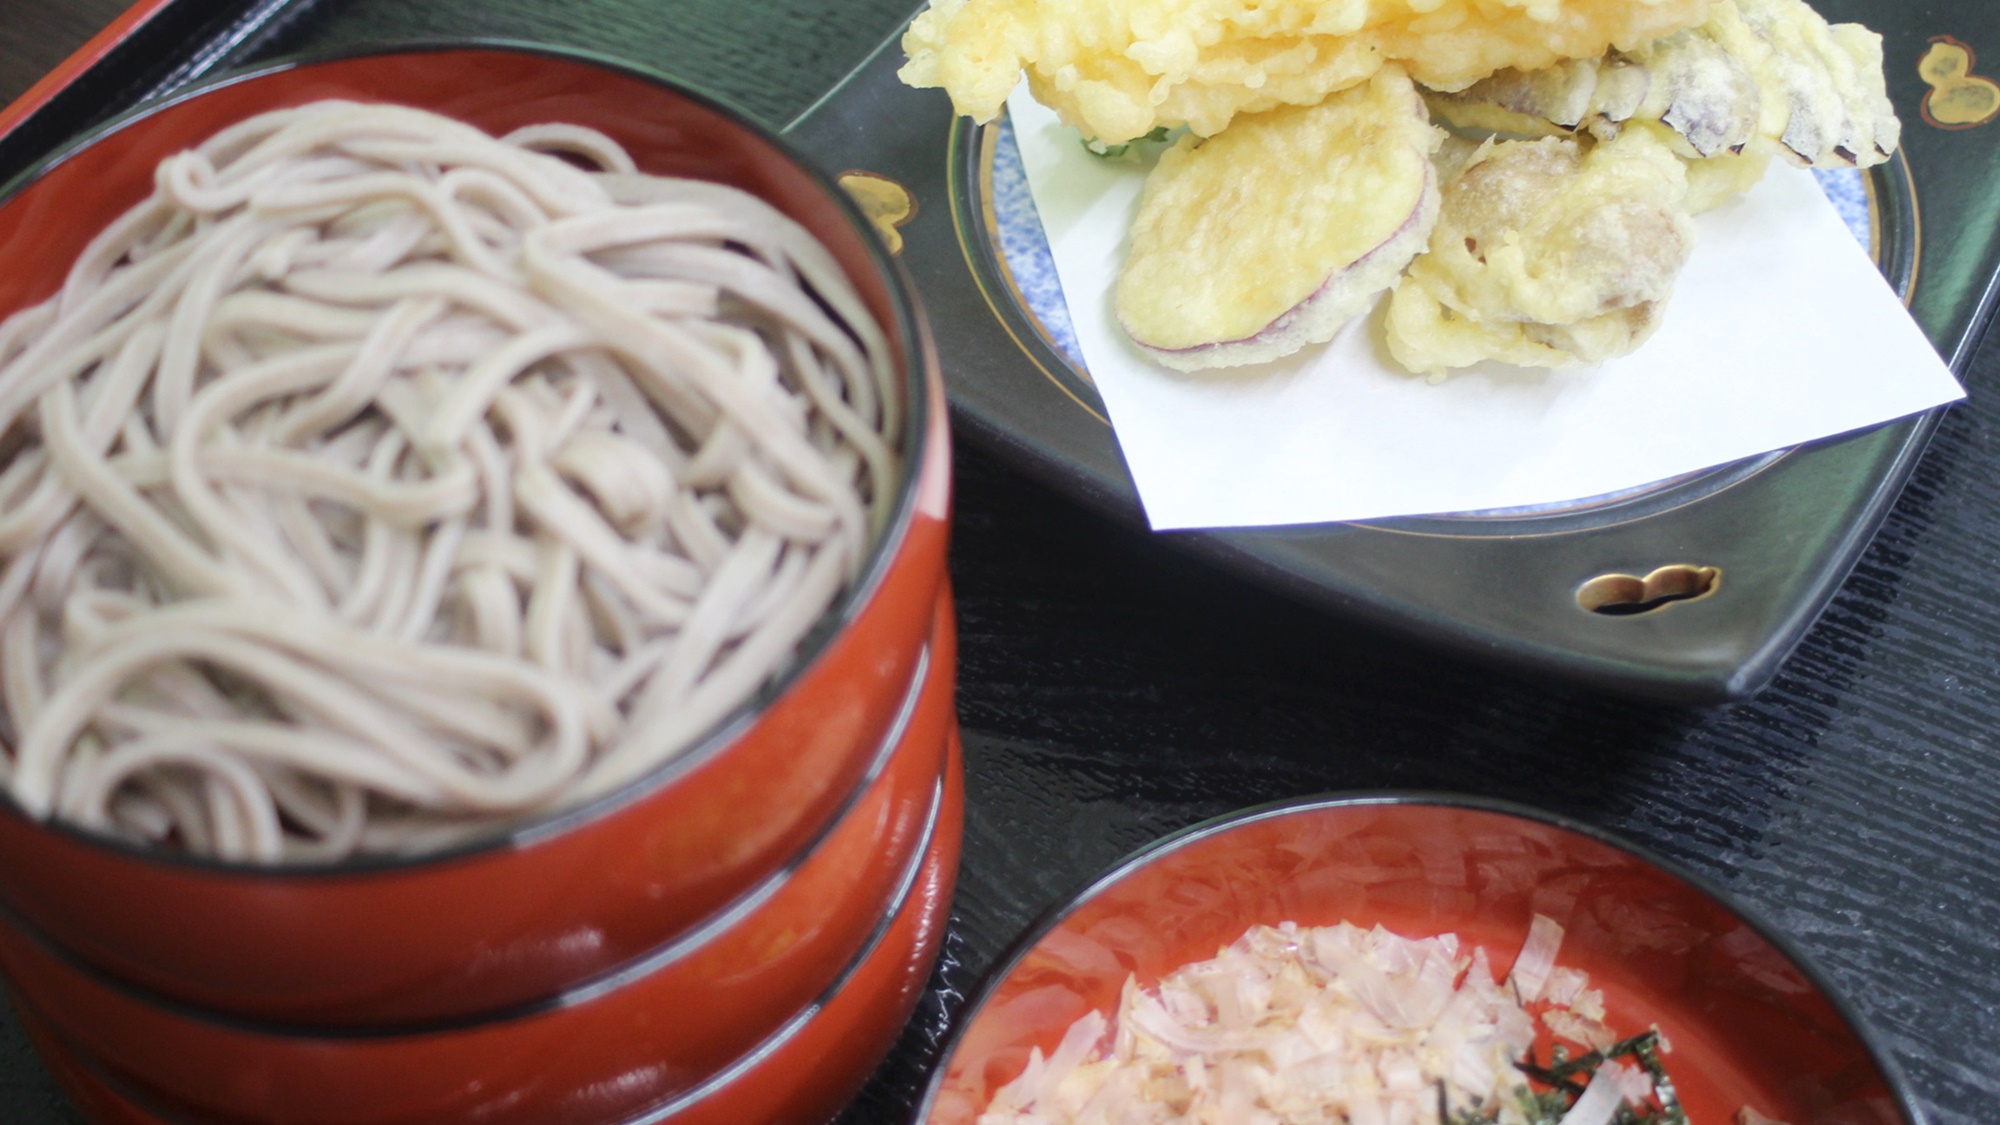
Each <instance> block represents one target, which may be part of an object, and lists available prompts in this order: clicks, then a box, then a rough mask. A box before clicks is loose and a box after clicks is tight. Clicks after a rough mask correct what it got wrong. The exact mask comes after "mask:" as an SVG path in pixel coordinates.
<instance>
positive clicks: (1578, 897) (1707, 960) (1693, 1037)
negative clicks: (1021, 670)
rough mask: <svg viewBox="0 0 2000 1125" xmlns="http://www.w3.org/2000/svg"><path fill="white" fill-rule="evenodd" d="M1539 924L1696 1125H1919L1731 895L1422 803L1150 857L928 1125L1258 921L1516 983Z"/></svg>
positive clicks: (1039, 946)
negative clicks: (1369, 939)
mask: <svg viewBox="0 0 2000 1125" xmlns="http://www.w3.org/2000/svg"><path fill="white" fill-rule="evenodd" d="M1538 913H1539V914H1546V915H1548V916H1550V917H1551V918H1553V919H1555V920H1556V921H1557V922H1560V923H1562V925H1563V926H1564V927H1565V929H1566V931H1567V933H1566V936H1565V937H1564V939H1563V942H1562V946H1561V948H1560V949H1559V951H1558V952H1557V954H1556V962H1557V964H1559V965H1567V966H1571V967H1574V968H1577V969H1582V970H1584V971H1585V972H1587V973H1589V974H1590V984H1591V987H1593V988H1597V989H1601V990H1602V991H1603V993H1604V996H1605V1003H1606V1010H1607V1014H1608V1019H1607V1021H1606V1022H1607V1023H1609V1025H1610V1026H1611V1027H1612V1028H1613V1029H1614V1030H1617V1031H1621V1032H1625V1033H1628V1034H1629V1033H1636V1032H1639V1031H1643V1030H1645V1029H1646V1028H1647V1027H1648V1026H1650V1025H1653V1024H1657V1025H1658V1026H1659V1028H1660V1030H1661V1031H1662V1033H1663V1034H1664V1035H1665V1037H1666V1039H1667V1041H1668V1042H1669V1043H1670V1044H1671V1046H1672V1050H1671V1052H1670V1053H1669V1054H1667V1055H1666V1056H1665V1060H1664V1061H1665V1063H1666V1066H1667V1070H1668V1073H1669V1074H1670V1076H1671V1077H1672V1078H1673V1081H1674V1084H1675V1086H1676V1087H1677V1089H1678V1091H1679V1093H1680V1096H1681V1100H1682V1103H1683V1105H1684V1107H1685V1108H1686V1110H1687V1113H1688V1116H1689V1119H1690V1120H1692V1121H1696V1122H1714V1123H1723V1125H1727V1123H1730V1122H1734V1121H1736V1120H1737V1117H1736V1114H1737V1111H1738V1109H1739V1108H1741V1107H1743V1106H1746V1105H1748V1106H1754V1107H1755V1108H1756V1109H1758V1110H1759V1111H1761V1112H1763V1113H1764V1114H1765V1115H1767V1116H1768V1117H1770V1118H1772V1119H1775V1120H1778V1121H1785V1122H1792V1123H1793V1125H1916V1123H1917V1122H1919V1121H1920V1120H1921V1118H1920V1117H1919V1115H1918V1114H1917V1112H1916V1110H1915V1109H1914V1108H1913V1102H1912V1100H1911V1098H1910V1096H1909V1092H1908V1090H1907V1088H1906V1087H1905V1085H1904V1083H1903V1081H1902V1079H1901V1077H1900V1075H1899V1074H1898V1072H1897V1071H1896V1069H1895V1068H1894V1065H1893V1064H1892V1063H1891V1062H1890V1061H1889V1058H1888V1056H1887V1055H1886V1053H1885V1052H1884V1051H1883V1050H1882V1049H1881V1048H1880V1046H1879V1045H1877V1044H1876V1043H1875V1041H1874V1039H1873V1037H1872V1036H1871V1035H1870V1034H1869V1033H1868V1031H1867V1030H1866V1029H1865V1028H1864V1027H1863V1026H1862V1025H1861V1023H1860V1022H1859V1020H1858V1019H1857V1018H1856V1016H1855V1014H1854V1013H1853V1012H1852V1011H1851V1010H1850V1009H1849V1008H1848V1007H1847V1006H1846V1005H1845V1004H1844V1003H1842V1002H1841V1001H1840V1000H1839V999H1838V998H1837V997H1836V996H1835V995H1834V994H1833V993H1832V992H1831V991H1830V990H1829V989H1828V988H1827V986H1826V983H1825V981H1824V979H1823V978H1822V977H1821V976H1820V975H1819V974H1818V973H1817V972H1815V971H1814V970H1813V969H1812V968H1811V967H1810V966H1808V965H1806V964H1805V963H1804V961H1803V960H1802V959H1801V958H1800V957H1799V955H1798V953H1797V951H1796V950H1794V949H1792V948H1791V947H1790V945H1789V943H1787V942H1786V941H1785V940H1784V939H1783V938H1782V937H1780V936H1779V935H1777V934H1776V933H1775V932H1774V931H1773V930H1772V929H1771V928H1770V927H1768V926H1766V925H1764V924H1762V923H1760V922H1758V921H1756V920H1755V919H1753V918H1751V917H1749V916H1747V915H1746V914H1745V913H1744V912H1743V911H1742V910H1741V909H1740V908H1737V907H1734V906H1732V905H1730V904H1729V902H1728V901H1727V900H1726V898H1725V896H1724V895H1723V894H1722V892H1721V891H1719V890H1717V889H1716V888H1714V887H1711V886H1708V885H1707V884H1705V883H1704V882H1703V881H1701V880H1700V879H1698V878H1696V877H1694V876H1691V875H1689V874H1687V873H1685V872H1680V871H1677V870H1675V869H1674V868H1673V867H1671V866H1670V865H1668V864H1665V863H1663V862H1661V861H1659V860H1657V859H1653V858H1651V857H1648V856H1646V855H1644V854H1642V853H1640V852H1638V851H1636V850H1634V849H1633V848H1631V847H1630V846H1629V845H1626V844H1622V843H1619V842H1617V841H1615V840H1613V839H1611V838H1609V837H1607V836H1605V835H1604V834H1602V833H1600V832H1597V831H1595V830H1593V829H1590V828H1587V827H1584V826H1582V825H1579V824H1575V823H1571V822H1565V821H1562V820H1560V819H1558V818H1555V817H1551V816H1547V815H1545V814H1541V813H1537V812H1534V811H1532V810H1529V809H1526V808H1522V807H1520V806H1513V805H1505V804H1500V803H1496V802H1487V801H1482V800H1477V799H1473V798H1461V797H1451V796H1438V795H1423V794H1412V795H1389V796H1355V797H1333V798H1326V799H1321V800H1315V801H1310V802H1305V803H1293V804H1285V805H1278V806H1272V807H1268V808H1262V809H1256V810H1251V811H1249V812H1245V813H1241V814H1237V815H1234V816H1230V817H1225V818H1223V819H1220V820H1216V821H1211V822H1209V823H1207V824H1203V825H1198V826H1196V827H1194V828H1190V829H1188V830H1186V831H1184V832H1182V833H1180V834H1178V835H1175V836H1172V837H1169V838H1167V839H1165V840H1162V841H1160V842H1159V843H1157V844H1154V845H1153V846H1151V847H1149V848H1146V849H1145V850H1143V851H1141V852H1139V853H1137V854H1136V855H1134V856H1133V857H1132V858H1130V859H1128V860H1127V861H1125V862H1124V863H1123V864H1121V865H1120V866H1118V867H1117V868H1115V869H1113V870H1112V871H1111V872H1109V873H1108V874H1106V875H1105V876H1104V877H1103V878H1101V879H1099V880H1098V881H1097V882H1096V883H1095V884H1093V885H1092V886H1091V887H1090V888H1089V889H1088V890H1086V891H1084V892H1083V893H1082V894H1081V895H1079V896H1078V897H1077V898H1076V899H1075V900H1073V901H1071V902H1070V903H1068V904H1066V905H1065V906H1063V907H1061V908H1060V909H1059V910H1058V911H1057V912H1055V913H1054V914H1053V915H1052V916H1050V917H1049V918H1048V919H1046V920H1045V921H1044V922H1043V923H1042V924H1041V925H1039V926H1038V927H1037V928H1036V929H1035V930H1033V931H1032V932H1031V933H1030V934H1029V935H1028V936H1027V937H1026V938H1024V939H1023V941H1022V943H1021V944H1020V945H1018V946H1017V947H1016V949H1015V951H1014V952H1013V953H1012V954H1011V955H1010V956H1008V957H1006V958H1003V959H1002V961H1001V962H1000V965H999V967H998V968H997V969H996V970H995V971H994V973H993V975H992V976H990V977H989V978H988V980H987V982H986V984H985V985H984V987H983V989H982V991H981V993H980V994H979V996H978V997H976V998H975V999H974V1001H973V1002H972V1003H971V1004H970V1005H969V1006H968V1007H967V1010H966V1012H965V1015H964V1016H963V1017H961V1022H960V1025H959V1030H958V1033H957V1035H956V1038H955V1039H954V1041H953V1043H952V1044H951V1046H950V1047H949V1048H948V1049H947V1053H946V1055H945V1058H944V1061H943V1063H942V1065H941V1066H940V1067H939V1069H938V1071H937V1073H936V1074H935V1075H934V1077H933V1079H932V1083H931V1086H930V1089H929V1090H928V1091H927V1092H926V1095H925V1100H924V1103H923V1108H922V1110H921V1111H920V1113H919V1114H918V1117H917V1120H918V1121H920V1122H926V1123H928V1125H972V1123H973V1122H974V1121H976V1120H977V1118H978V1115H979V1113H980V1112H981V1111H982V1110H983V1109H984V1108H985V1107H986V1106H987V1104H988V1103H989V1101H990V1100H991V1098H992V1095H993V1092H994V1091H995V1090H997V1089H998V1088H999V1087H1000V1086H1002V1085H1004V1084H1006V1083H1007V1082H1009V1081H1012V1080H1013V1079H1014V1078H1015V1077H1017V1076H1018V1075H1019V1074H1020V1073H1021V1071H1022V1069H1023V1068H1024V1066H1025V1065H1026V1063H1027V1060H1028V1055H1029V1052H1030V1050H1031V1049H1034V1048H1039V1049H1040V1050H1041V1051H1042V1052H1043V1054H1045V1055H1046V1054H1047V1053H1049V1052H1050V1051H1052V1050H1053V1049H1054V1048H1055V1047H1056V1045H1057V1044H1058V1043H1060V1042H1061V1040H1062V1036H1063V1032H1064V1031H1065V1029H1067V1028H1068V1027H1069V1026H1070V1024H1071V1023H1073V1022H1074V1021H1075V1020H1076V1019H1077V1018H1078V1017H1080V1016H1083V1015H1084V1014H1086V1013H1088V1012H1090V1011H1092V1010H1096V1011H1100V1012H1103V1013H1104V1014H1106V1015H1107V1016H1110V1015H1114V1014H1115V1013H1116V1012H1117V1010H1118V996H1119V990H1120V988H1121V987H1122V986H1123V985H1124V983H1125V981H1126V978H1127V976H1128V975H1131V976H1134V977H1136V979H1137V982H1138V983H1139V985H1140V986H1141V987H1148V986H1151V985H1153V984H1154V983H1156V982H1157V981H1158V980H1159V979H1160V978H1161V977H1163V976H1166V975H1167V974H1169V973H1171V972H1173V971H1174V970H1175V969H1178V968H1180V967H1181V966H1183V965H1186V964H1189V963H1192V962H1195V961H1202V960H1206V959H1208V958H1210V957H1213V956H1215V954H1216V952H1217V951H1218V950H1219V949H1221V948H1223V947H1224V946H1227V945H1229V944H1230V943H1231V942H1233V941H1235V940H1236V939H1237V938H1238V937H1240V936H1241V935H1242V934H1243V933H1244V932H1245V931H1246V930H1248V929H1250V928H1251V927H1252V926H1255V925H1259V924H1277V923H1279V922H1284V921H1292V922H1296V923H1298V924H1299V925H1301V926H1330V925H1335V924H1338V923H1340V922H1343V921H1346V922H1351V923H1353V924H1355V925H1357V926H1361V927H1363V928H1368V927H1373V926H1376V925H1381V926H1384V927H1386V928H1388V929H1389V930H1391V931H1393V932H1395V933H1397V934H1400V935H1402V936H1404V937H1412V938H1415V937H1426V936H1431V935H1435V934H1441V933H1448V932H1449V933H1456V934H1458V936H1459V938H1460V939H1461V941H1462V942H1463V943H1464V944H1463V945H1462V946H1461V948H1462V949H1465V950H1466V951H1468V952H1469V951H1470V948H1471V947H1472V946H1474V945H1481V946H1484V947H1485V948H1486V950H1487V953H1488V955H1489V956H1490V957H1491V958H1492V964H1493V969H1494V971H1495V973H1496V975H1498V974H1504V973H1505V972H1506V971H1507V970H1508V968H1509V967H1510V966H1511V965H1512V963H1513V961H1514V958H1515V955H1516V954H1517V953H1518V952H1519V951H1520V949H1521V945H1522V942H1523V941H1524V940H1525V939H1526V937H1527V933H1528V928H1529V925H1530V923H1531V922H1532V920H1533V918H1534V915H1536V914H1538ZM1628 1029H1629V1030H1628ZM1545 1057H1546V1056H1545Z"/></svg>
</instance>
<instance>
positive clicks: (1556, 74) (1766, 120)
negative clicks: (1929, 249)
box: [1432, 0, 1902, 183]
mask: <svg viewBox="0 0 2000 1125" xmlns="http://www.w3.org/2000/svg"><path fill="white" fill-rule="evenodd" d="M1432 108H1433V109H1434V110H1435V111H1436V112H1437V113H1438V114H1439V116H1441V117H1443V118H1444V119H1445V120H1447V121H1450V122H1452V123H1453V124H1456V125H1460V126H1462V127H1474V128H1482V129H1491V130H1494V131H1498V132H1508V133H1518V134H1524V135H1529V136H1549V135H1561V134H1568V133H1574V132H1577V131H1580V130H1587V131H1589V132H1591V133H1592V134H1594V135H1596V136H1599V137H1609V136H1613V135H1615V134H1616V133H1617V132H1618V130H1619V129H1620V128H1622V127H1625V126H1626V125H1628V124H1631V123H1634V122H1646V123H1651V124H1655V125H1659V126H1663V127H1664V128H1665V129H1666V130H1668V132H1669V135H1670V139H1671V140H1672V142H1673V144H1674V147H1675V150H1676V151H1677V152H1678V153H1679V154H1680V155H1681V156H1682V157H1684V158H1686V159H1689V160H1705V159H1711V158H1723V157H1730V156H1735V155H1740V154H1748V155H1750V156H1752V157H1755V158H1768V157H1769V156H1772V155H1776V156H1779V157H1781V158H1783V159H1785V160H1786V161H1788V162H1790V163H1792V164H1796V165H1800V166H1821V167H1824V166H1834V165H1842V166H1847V167H1863V168H1865V167H1868V166H1870V165H1874V164H1880V163H1881V162H1882V161H1884V160H1887V159H1888V158H1889V154H1890V153H1892V152H1894V151H1895V149H1896V145H1897V142H1898V140H1899V139H1900V138H1901V134H1902V126H1901V124H1900V123H1899V122H1898V121H1897V120H1896V114H1895V110H1894V109H1893V108H1892V107H1891V106H1890V104H1889V97H1888V93H1887V89H1886V86H1885V83H1884V79H1883V74H1882V37H1881V36H1879V35H1877V34H1875V33H1874V32H1872V31H1869V30H1868V29H1867V28H1865V27H1862V26H1861V25H1859V24H1835V25H1831V26H1830V25H1828V24H1827V22H1826V21H1825V20H1824V19H1822V18H1820V16H1819V14H1818V13H1817V12H1814V11H1813V10H1812V8H1811V7H1809V6H1808V5H1807V4H1806V3H1805V2H1804V0H1716V3H1715V5H1714V6H1713V8H1712V9H1711V10H1710V12H1709V18H1708V21H1707V22H1706V23H1704V24H1703V25H1702V26H1700V27H1698V28H1693V29H1690V30H1687V31H1681V32H1677V33H1675V34H1672V35H1667V36H1663V37H1661V38H1659V39H1657V40H1655V41H1653V42H1651V43H1647V44H1643V45H1641V46H1638V47H1636V48H1632V49H1628V50H1621V51H1613V52H1611V53H1609V54H1606V55H1604V56H1603V57H1601V58H1598V59H1593V60H1589V61H1582V62H1575V63H1567V64H1562V65H1559V66H1556V67H1551V68H1547V69H1544V70H1541V71H1532V72H1529V71H1517V70H1507V71H1501V72H1499V73H1496V74H1494V75H1492V76H1491V77H1488V78H1485V79H1482V80H1481V81H1479V82H1477V83H1475V84H1473V85H1472V86H1471V87H1469V88H1467V89H1465V90H1462V91H1459V92H1457V93H1450V94H1440V95H1436V96H1434V97H1433V98H1432ZM1703 175H1704V177H1705V178H1706V179H1707V181H1708V182H1710V183H1719V182H1722V181H1723V180H1724V179H1727V178H1732V177H1733V178H1735V179H1737V180H1745V179H1747V180H1748V181H1749V182H1755V177H1754V176H1746V175H1745V173H1744V170H1743V169H1742V168H1740V167H1739V168H1737V169H1735V170H1732V171H1729V172H1727V173H1715V172H1705V173H1703Z"/></svg>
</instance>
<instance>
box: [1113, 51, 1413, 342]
mask: <svg viewBox="0 0 2000 1125" xmlns="http://www.w3.org/2000/svg"><path fill="white" fill-rule="evenodd" d="M1442 137H1443V133H1442V132H1441V131H1440V130H1439V129H1437V128H1436V127H1435V126H1433V125H1431V124H1430V119H1429V117H1428V115H1427V114H1426V113H1425V111H1424V102H1423V98H1422V97H1421V96H1420V95H1419V94H1418V93H1417V90H1416V87H1415V86H1414V85H1413V84H1412V83H1411V82H1410V80H1409V77H1408V76H1407V75H1405V74H1404V73H1403V70H1402V68H1401V67H1398V66H1395V65H1393V64H1392V65H1390V66H1385V67H1383V68H1382V69H1381V70H1380V71H1378V72H1377V73H1376V75H1375V77H1374V78H1373V79H1372V80H1370V81H1369V82H1368V84H1367V85H1364V86H1358V87H1355V88H1354V89H1351V90H1346V91H1343V92H1342V93H1339V94H1335V95H1334V96H1333V97H1331V98H1328V99H1327V100H1326V101H1324V102H1322V103H1320V104H1319V105H1317V106H1311V107H1296V106H1286V107H1284V108H1281V109H1274V110H1268V111H1266V112H1264V113H1259V114H1252V115H1249V116H1245V117H1241V118H1238V119H1237V121H1236V123H1235V124H1234V125H1232V126H1231V127H1230V128H1228V129H1227V130H1224V131H1223V132H1222V133H1220V134H1218V135H1216V136H1214V137H1211V138H1209V139H1208V140H1207V141H1202V142H1197V140H1196V139H1195V138H1193V137H1183V138H1182V139H1181V141H1180V143H1179V144H1177V145H1176V146H1175V147H1174V148H1172V149H1169V150H1168V151H1167V152H1165V153H1163V154H1162V155H1161V157H1160V163H1159V165H1158V166H1157V167H1156V168H1154V170H1153V171H1152V173H1151V174H1150V175H1149V176H1148V177H1147V180H1146V190H1145V195H1144V197H1143V198H1142V200H1141V202H1140V206H1139V215H1138V217H1137V219H1135V220H1134V222H1133V225H1132V248H1131V253H1130V255H1129V256H1128V257H1127V258H1126V261H1125V268H1124V270H1123V272H1122V273H1121V274H1120V275H1119V278H1118V288H1117V295H1116V304H1117V310H1118V319H1119V322H1120V324H1122V325H1123V326H1124V328H1125V331H1126V333H1127V334H1128V335H1130V336H1131V337H1132V339H1133V340H1134V341H1136V342H1137V343H1138V344H1139V345H1140V347H1141V348H1142V349H1143V350H1144V351H1145V352H1146V353H1147V354H1148V355H1150V356H1151V357H1152V358H1154V359H1156V360H1158V361H1159V362H1161V363H1163V364H1166V365H1167V366H1169V367H1173V368H1177V369H1179V370H1183V371H1193V370H1198V369H1201V368H1210V367H1228V366H1235V365H1239V364H1247V363H1261V362H1264V361H1267V360H1271V359H1276V358H1278V357H1280V356H1284V355H1289V354H1291V353H1292V352H1295V351H1297V350H1299V349H1300V348H1302V347H1304V346H1305V345H1307V344H1312V343H1320V342H1322V341H1325V340H1329V339H1332V338H1333V335H1334V333H1335V332H1337V331H1339V330H1340V327H1341V325H1343V324H1345V323H1347V321H1348V320H1350V319H1351V318H1352V317H1353V316H1354V315H1355V314H1356V313H1358V312H1361V311H1362V310H1363V309H1365V308H1366V307H1367V306H1368V304H1369V302H1370V301H1371V300H1373V298H1374V297H1375V295H1376V294H1378V293H1380V292H1381V291H1382V290H1384V289H1387V288H1388V287H1389V286H1391V285H1393V284H1395V282H1396V278H1397V277H1398V276H1400V275H1401V274H1402V272H1403V268H1404V267H1405V266H1407V265H1408V264H1409V262H1410V259H1411V258H1413V257H1415V256H1416V255H1417V253H1418V252H1420V251H1421V250H1423V248H1424V245H1425V243H1426V240H1427V239H1428V238H1429V236H1430V231H1431V226H1432V225H1433V224H1434V223H1435V222H1436V220H1437V214H1438V188H1437V182H1436V178H1435V176H1434V174H1433V173H1432V170H1431V164H1430V160H1429V155H1430V153H1431V152H1432V150H1434V149H1436V148H1437V146H1438V142H1439V141H1440V140H1441V139H1442Z"/></svg>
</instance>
